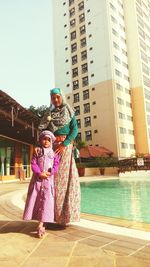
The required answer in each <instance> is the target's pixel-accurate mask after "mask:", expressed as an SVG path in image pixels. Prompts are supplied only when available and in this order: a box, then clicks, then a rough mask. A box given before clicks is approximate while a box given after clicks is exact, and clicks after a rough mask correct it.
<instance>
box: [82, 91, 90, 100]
mask: <svg viewBox="0 0 150 267" xmlns="http://www.w3.org/2000/svg"><path fill="white" fill-rule="evenodd" d="M86 99H89V90H84V91H83V100H86Z"/></svg>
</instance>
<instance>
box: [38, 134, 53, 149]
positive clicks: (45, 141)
mask: <svg viewBox="0 0 150 267" xmlns="http://www.w3.org/2000/svg"><path fill="white" fill-rule="evenodd" d="M40 143H41V145H42V146H43V147H45V148H47V147H50V145H51V140H50V138H49V137H46V136H45V137H43V138H42V139H41V142H40Z"/></svg>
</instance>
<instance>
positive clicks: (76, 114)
mask: <svg viewBox="0 0 150 267" xmlns="http://www.w3.org/2000/svg"><path fill="white" fill-rule="evenodd" d="M74 109H75V116H78V115H80V106H77V107H74Z"/></svg>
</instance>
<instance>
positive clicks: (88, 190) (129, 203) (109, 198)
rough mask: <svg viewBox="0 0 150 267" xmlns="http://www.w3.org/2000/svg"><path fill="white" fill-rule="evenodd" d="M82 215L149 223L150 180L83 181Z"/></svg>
mask: <svg viewBox="0 0 150 267" xmlns="http://www.w3.org/2000/svg"><path fill="white" fill-rule="evenodd" d="M81 212H83V213H91V214H97V215H102V216H109V217H115V218H122V219H127V220H135V221H139V222H147V223H150V181H147V180H146V181H144V180H143V181H142V180H136V181H135V180H132V181H129V180H128V181H125V180H122V181H121V180H119V179H118V180H107V181H95V182H82V183H81Z"/></svg>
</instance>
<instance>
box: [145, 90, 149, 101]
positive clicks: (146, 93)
mask: <svg viewBox="0 0 150 267" xmlns="http://www.w3.org/2000/svg"><path fill="white" fill-rule="evenodd" d="M144 92H145V98H146V99H148V100H150V91H149V90H147V89H144Z"/></svg>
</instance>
